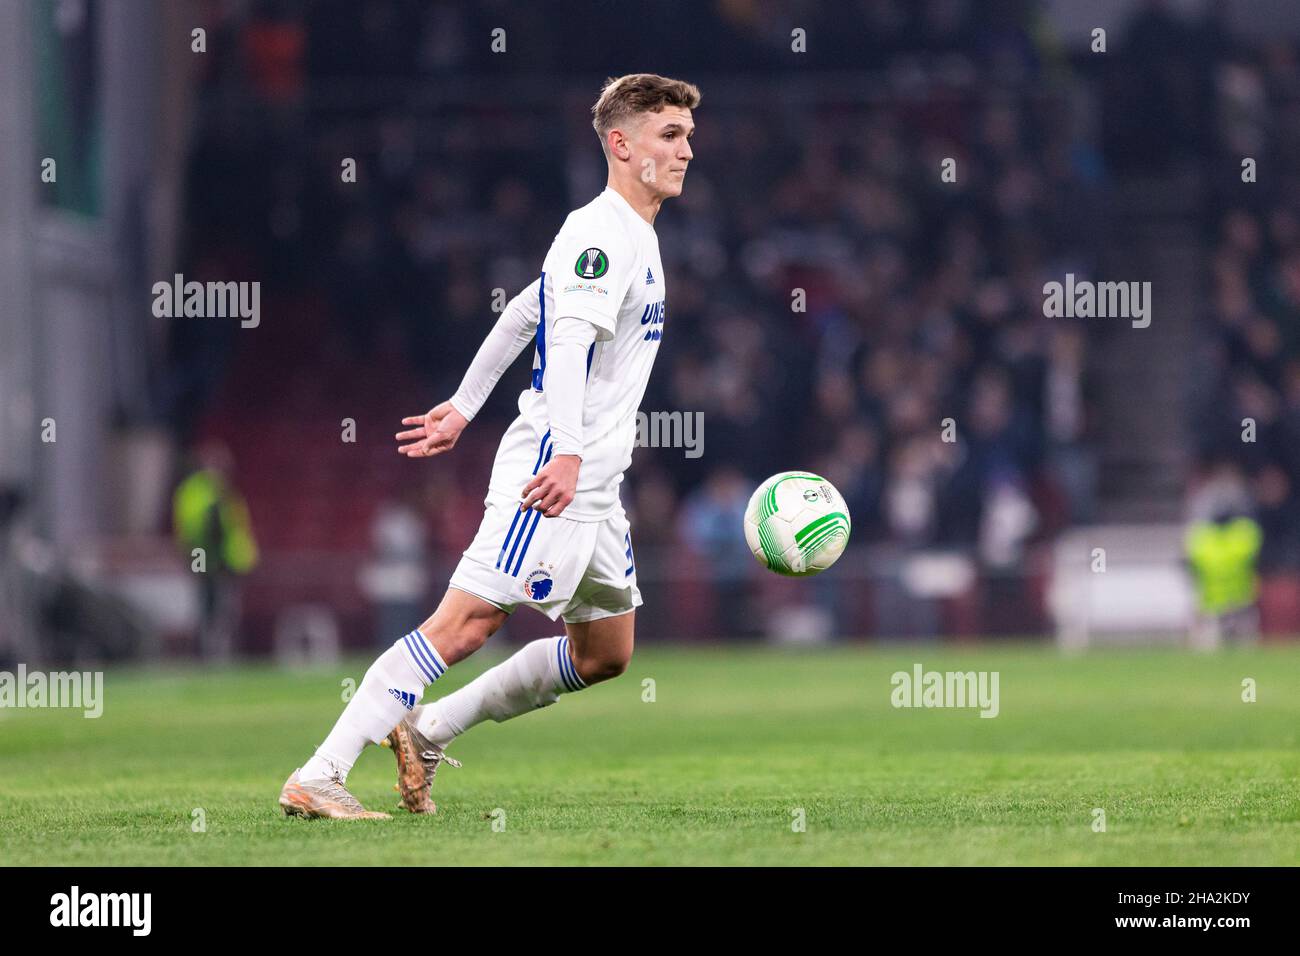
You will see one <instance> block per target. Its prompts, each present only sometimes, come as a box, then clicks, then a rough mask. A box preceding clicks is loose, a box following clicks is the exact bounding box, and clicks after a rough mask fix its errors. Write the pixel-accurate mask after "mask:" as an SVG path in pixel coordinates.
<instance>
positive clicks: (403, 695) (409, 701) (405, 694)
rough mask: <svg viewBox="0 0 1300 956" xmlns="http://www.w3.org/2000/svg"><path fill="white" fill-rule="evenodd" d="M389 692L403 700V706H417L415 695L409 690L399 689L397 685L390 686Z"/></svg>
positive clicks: (408, 707) (407, 707)
mask: <svg viewBox="0 0 1300 956" xmlns="http://www.w3.org/2000/svg"><path fill="white" fill-rule="evenodd" d="M388 692H389V693H390V694H392V695H393V696H394V697H396V698H397V699H398V700H400V701H401V702H402V706H403V707H405V708H406V709H407V710H410V709H411V708H412V707H414V706H415V695H414V694H412V693H411V692H410V691H409V690H398V689H397V688H396V687H390V688H388Z"/></svg>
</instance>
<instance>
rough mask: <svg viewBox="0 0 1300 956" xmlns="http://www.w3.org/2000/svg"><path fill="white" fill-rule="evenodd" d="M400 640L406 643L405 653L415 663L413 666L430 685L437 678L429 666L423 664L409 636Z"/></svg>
mask: <svg viewBox="0 0 1300 956" xmlns="http://www.w3.org/2000/svg"><path fill="white" fill-rule="evenodd" d="M402 640H403V641H404V642H405V643H406V653H408V654H410V655H411V660H412V661H413V662H414V663H415V666H416V667H417V668H418V669H419V671H420V673H422V674H423V675H424V676H425V677H426V678H427V683H430V684H432V683H433V682H434V681H435V680H437V679H438V678H437V677H435V676H434V675H433V673H432V672H431V671H430V670H429V665H428V664H426V663H424V661H423V660H422V659H421V658H420V655H419V652H417V651H416V649H415V642H414V641H412V640H411V635H410V634H407V635H406V636H405V637H403V638H402Z"/></svg>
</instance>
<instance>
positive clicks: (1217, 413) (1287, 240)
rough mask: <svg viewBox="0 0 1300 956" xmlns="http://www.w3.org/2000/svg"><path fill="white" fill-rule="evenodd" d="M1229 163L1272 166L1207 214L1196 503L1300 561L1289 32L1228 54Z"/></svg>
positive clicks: (1297, 110) (1276, 560)
mask: <svg viewBox="0 0 1300 956" xmlns="http://www.w3.org/2000/svg"><path fill="white" fill-rule="evenodd" d="M1218 80H1219V83H1218V87H1219V101H1220V109H1219V111H1218V116H1219V128H1218V130H1217V146H1218V152H1219V155H1220V156H1221V157H1222V165H1221V168H1223V169H1225V170H1228V171H1229V174H1232V173H1235V171H1237V170H1239V169H1240V164H1241V160H1240V157H1242V156H1249V157H1256V158H1257V159H1256V162H1257V164H1258V166H1259V167H1263V168H1264V170H1266V171H1267V175H1259V176H1258V181H1257V182H1255V183H1253V184H1252V185H1250V186H1249V187H1248V188H1247V189H1245V190H1243V189H1242V188H1241V186H1240V184H1239V183H1236V182H1233V181H1232V180H1231V179H1229V180H1227V181H1226V182H1223V183H1221V184H1219V189H1218V192H1217V195H1216V200H1217V201H1216V204H1215V208H1214V210H1213V212H1212V214H1211V216H1210V220H1209V222H1208V223H1207V228H1206V239H1207V248H1208V249H1209V251H1210V263H1211V267H1212V279H1211V282H1210V288H1209V289H1208V290H1207V291H1208V295H1209V301H1210V308H1209V313H1210V315H1209V329H1210V335H1209V349H1208V354H1207V356H1206V357H1205V360H1204V363H1203V364H1204V381H1205V383H1206V387H1205V389H1204V391H1203V392H1202V393H1201V394H1200V395H1199V396H1198V398H1199V401H1198V402H1197V403H1196V404H1195V406H1194V408H1195V415H1196V419H1197V422H1198V423H1199V426H1200V427H1199V428H1198V435H1199V436H1200V439H1201V440H1200V444H1199V448H1198V452H1199V460H1198V465H1199V467H1198V470H1197V474H1196V476H1195V479H1196V480H1195V481H1194V482H1193V485H1192V490H1191V501H1190V506H1191V511H1192V512H1193V515H1194V516H1196V517H1206V516H1208V515H1210V514H1212V513H1213V512H1214V511H1216V510H1218V511H1235V512H1238V513H1243V514H1252V515H1254V517H1255V518H1256V519H1257V520H1258V521H1259V523H1260V526H1261V528H1262V530H1263V532H1264V537H1263V548H1262V551H1261V555H1260V561H1261V565H1262V566H1263V567H1264V568H1265V569H1271V568H1296V567H1300V192H1298V191H1297V190H1298V188H1300V172H1298V171H1300V57H1298V56H1297V50H1296V48H1295V45H1294V44H1293V43H1290V42H1287V41H1282V40H1279V41H1277V42H1274V43H1271V44H1268V45H1265V46H1264V47H1262V48H1259V49H1254V50H1234V51H1231V52H1230V53H1229V54H1227V55H1225V57H1224V58H1223V61H1222V63H1221V65H1220V68H1219V72H1218Z"/></svg>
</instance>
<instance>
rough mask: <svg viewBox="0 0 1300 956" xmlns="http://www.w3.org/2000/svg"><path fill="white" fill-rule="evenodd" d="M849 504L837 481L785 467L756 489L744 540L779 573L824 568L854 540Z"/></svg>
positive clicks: (747, 511) (795, 573) (806, 572)
mask: <svg viewBox="0 0 1300 956" xmlns="http://www.w3.org/2000/svg"><path fill="white" fill-rule="evenodd" d="M849 527H850V522H849V509H848V507H847V506H845V504H844V498H843V497H842V496H841V495H840V493H839V492H838V491H836V490H835V486H834V485H832V484H831V483H830V482H829V481H827V480H826V479H825V478H822V477H820V476H818V475H814V474H811V473H810V472H806V471H783V472H781V473H780V474H779V475H773V476H772V477H771V478H769V479H767V481H765V482H763V483H762V484H761V485H759V486H758V488H757V490H755V492H754V494H753V495H752V496H751V497H750V499H749V506H748V507H747V508H745V540H746V541H747V542H749V550H750V551H752V552H754V557H756V558H757V559H758V563H759V564H761V565H763V567H765V568H767V569H768V570H770V571H775V572H776V573H777V574H786V575H793V576H805V575H810V574H820V573H821V572H822V571H825V570H826V569H827V568H829V567H830V566H831V565H832V564H834V563H835V562H836V561H837V560H839V556H840V555H841V554H843V553H844V547H845V545H847V544H848V543H849Z"/></svg>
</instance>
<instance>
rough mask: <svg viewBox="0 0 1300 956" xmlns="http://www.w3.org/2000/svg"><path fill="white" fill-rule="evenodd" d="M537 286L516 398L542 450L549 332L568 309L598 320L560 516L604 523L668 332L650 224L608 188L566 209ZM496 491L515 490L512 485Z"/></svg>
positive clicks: (546, 418)
mask: <svg viewBox="0 0 1300 956" xmlns="http://www.w3.org/2000/svg"><path fill="white" fill-rule="evenodd" d="M537 290H538V295H537V308H538V324H537V345H536V351H535V354H534V357H533V376H532V387H531V388H529V389H526V390H525V391H524V392H523V393H522V394H521V395H520V396H519V411H520V414H521V416H522V418H523V419H524V420H525V421H527V423H528V425H529V426H531V429H532V432H533V433H534V434H535V436H536V438H537V441H538V444H537V445H536V446H534V447H536V448H543V447H544V446H545V445H546V444H547V441H546V436H547V433H548V432H549V431H550V415H549V412H548V410H547V407H546V384H547V375H548V370H547V367H546V341H547V337H548V336H549V335H550V333H551V330H552V329H553V328H554V325H555V320H556V319H558V318H560V317H563V316H572V317H576V318H579V319H586V320H587V321H588V322H590V323H592V324H593V325H594V326H596V328H597V336H596V341H595V343H593V345H592V346H591V349H590V350H589V351H588V353H587V391H586V395H585V398H584V403H583V413H582V438H583V454H582V466H581V467H580V468H579V469H578V488H577V494H576V496H575V498H574V500H573V503H572V504H571V505H569V507H568V508H566V509H565V511H564V516H565V517H567V518H574V519H577V520H579V521H601V520H604V519H605V518H608V517H609V516H610V515H612V514H614V513H615V512H616V511H617V510H618V508H619V499H618V486H619V484H620V483H621V482H622V481H623V472H624V471H625V470H627V467H628V465H630V464H631V463H632V447H633V445H634V444H635V441H636V413H637V409H638V408H640V406H641V399H642V397H643V396H644V395H645V390H646V384H647V383H648V382H649V380H650V370H651V369H652V368H653V367H654V361H655V355H656V354H657V353H658V352H659V341H660V338H661V337H662V335H663V327H664V318H665V315H664V294H665V291H666V283H665V281H664V270H663V263H662V262H661V261H660V259H659V239H658V237H657V236H656V235H655V231H654V228H653V227H652V226H651V225H650V224H649V223H648V222H646V221H645V220H644V219H642V218H641V217H640V216H639V215H637V213H636V211H635V210H633V208H632V206H631V205H630V204H629V203H628V201H627V200H626V199H624V198H623V197H622V196H621V195H619V194H618V193H617V192H615V191H614V190H613V189H611V188H609V187H608V186H607V187H605V190H604V192H602V193H601V194H600V195H599V196H597V197H596V198H595V199H593V200H592V201H591V202H589V203H588V204H587V205H585V206H583V207H582V208H581V209H575V210H574V211H573V212H571V213H569V217H568V218H567V219H566V220H565V221H564V225H563V226H562V227H561V228H560V232H559V234H558V235H556V237H555V241H554V242H552V243H551V249H550V252H548V253H547V255H546V260H545V262H544V264H543V266H542V275H541V279H540V282H539V283H538V284H537ZM512 430H514V428H513V426H512ZM530 454H531V452H530ZM547 459H549V455H546V456H544V459H543V460H547ZM494 477H495V472H494ZM493 490H499V491H502V492H505V493H508V494H512V495H514V496H515V497H516V498H517V497H518V495H519V488H515V487H502V488H500V489H496V488H494V489H493Z"/></svg>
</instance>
